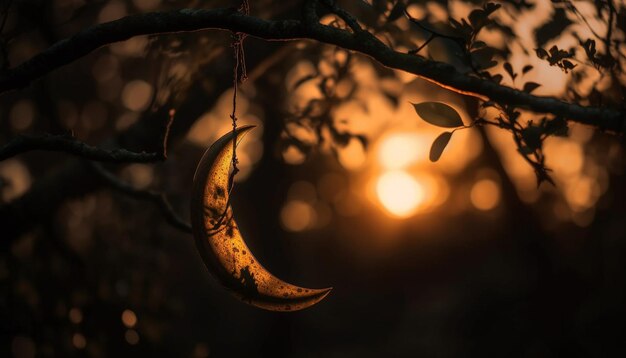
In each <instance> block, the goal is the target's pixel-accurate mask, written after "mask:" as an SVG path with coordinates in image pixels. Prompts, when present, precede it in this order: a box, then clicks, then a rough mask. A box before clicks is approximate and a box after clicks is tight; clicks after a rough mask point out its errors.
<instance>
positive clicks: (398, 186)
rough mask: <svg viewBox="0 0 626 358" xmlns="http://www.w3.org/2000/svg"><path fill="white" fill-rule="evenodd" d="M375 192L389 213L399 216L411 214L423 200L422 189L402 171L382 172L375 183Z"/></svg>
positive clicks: (404, 216)
mask: <svg viewBox="0 0 626 358" xmlns="http://www.w3.org/2000/svg"><path fill="white" fill-rule="evenodd" d="M376 194H377V196H378V199H379V200H380V203H381V204H382V205H383V207H384V208H385V209H386V210H387V212H388V213H389V214H391V215H392V216H395V217H399V218H406V217H409V216H411V215H413V214H414V213H415V212H416V211H417V209H418V207H419V205H420V203H422V201H423V200H424V189H423V187H422V185H421V184H420V183H418V182H417V181H416V180H415V179H414V178H413V177H412V176H411V175H409V174H408V173H406V172H404V171H392V172H387V173H385V174H383V175H382V176H381V177H380V178H379V179H378V181H377V183H376Z"/></svg>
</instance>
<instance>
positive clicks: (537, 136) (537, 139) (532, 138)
mask: <svg viewBox="0 0 626 358" xmlns="http://www.w3.org/2000/svg"><path fill="white" fill-rule="evenodd" d="M541 132H542V130H541V128H539V127H535V126H528V127H526V128H524V129H523V130H522V138H523V139H524V142H525V143H526V145H527V146H528V148H530V149H532V150H533V151H534V150H537V149H539V148H541Z"/></svg>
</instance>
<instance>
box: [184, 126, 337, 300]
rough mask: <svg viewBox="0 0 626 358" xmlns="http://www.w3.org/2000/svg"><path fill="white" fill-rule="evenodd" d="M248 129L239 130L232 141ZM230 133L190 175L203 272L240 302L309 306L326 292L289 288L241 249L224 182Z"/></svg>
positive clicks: (230, 149) (229, 156)
mask: <svg viewBox="0 0 626 358" xmlns="http://www.w3.org/2000/svg"><path fill="white" fill-rule="evenodd" d="M252 128H253V126H244V127H240V128H239V129H238V130H237V142H239V141H241V139H242V138H243V136H244V135H245V134H246V133H247V132H248V131H249V130H251V129H252ZM233 137H234V134H233V133H232V132H229V133H228V134H225V135H224V136H222V137H221V138H220V139H218V140H217V141H216V142H215V143H214V144H213V145H212V146H211V147H210V148H209V149H208V150H207V151H206V152H205V153H204V156H203V157H202V159H201V160H200V163H199V164H198V168H197V169H196V175H195V176H194V184H193V196H192V203H191V218H192V226H193V231H194V237H195V240H196V244H197V247H198V250H199V251H200V254H201V256H202V258H203V260H204V262H205V264H206V266H207V267H208V269H209V271H211V273H213V275H214V276H216V277H217V279H218V280H219V281H220V282H221V283H222V284H223V285H224V286H226V287H227V288H228V289H230V290H231V292H232V293H233V294H235V296H236V297H238V298H239V299H240V300H242V301H244V302H246V303H249V304H251V305H254V306H257V307H260V308H264V309H267V310H272V311H297V310H301V309H304V308H307V307H310V306H312V305H314V304H315V303H317V302H319V301H320V300H322V299H323V298H324V297H326V295H328V293H329V292H330V290H331V289H330V288H325V289H311V288H303V287H298V286H294V285H292V284H289V283H287V282H284V281H282V280H280V279H279V278H277V277H275V276H274V275H272V274H271V273H269V272H268V271H267V270H266V269H265V268H263V266H261V264H259V262H258V261H257V260H256V258H255V257H254V256H253V255H252V253H251V252H250V250H249V249H248V247H247V246H246V243H245V241H244V240H243V237H242V236H241V233H240V232H239V228H238V227H237V223H236V222H235V219H234V217H233V213H232V208H231V207H230V205H229V201H228V197H229V193H228V182H229V174H230V169H231V163H232V153H233Z"/></svg>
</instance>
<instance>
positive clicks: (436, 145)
mask: <svg viewBox="0 0 626 358" xmlns="http://www.w3.org/2000/svg"><path fill="white" fill-rule="evenodd" d="M450 138H452V132H443V133H441V134H440V135H439V136H438V137H437V138H435V140H434V141H433V145H432V146H431V147H430V154H429V155H428V158H429V159H430V161H431V162H436V161H438V160H439V158H441V154H442V153H443V151H444V149H446V146H447V145H448V143H449V142H450Z"/></svg>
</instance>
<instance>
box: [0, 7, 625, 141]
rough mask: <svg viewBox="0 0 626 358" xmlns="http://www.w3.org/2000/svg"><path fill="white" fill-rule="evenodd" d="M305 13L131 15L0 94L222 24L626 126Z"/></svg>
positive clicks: (35, 62)
mask: <svg viewBox="0 0 626 358" xmlns="http://www.w3.org/2000/svg"><path fill="white" fill-rule="evenodd" d="M309 6H310V5H309ZM305 15H306V19H305V22H301V21H297V20H277V21H270V20H263V19H259V18H256V17H252V16H247V15H242V14H240V13H238V12H237V11H235V10H234V9H215V10H204V9H182V10H177V11H172V12H162V13H158V12H157V13H145V14H136V15H130V16H127V17H124V18H121V19H119V20H116V21H112V22H108V23H103V24H99V25H95V26H93V27H91V28H88V29H85V30H83V31H81V32H79V33H78V34H76V35H74V36H73V37H70V38H68V39H66V40H63V41H60V42H58V43H56V44H55V45H53V46H51V47H50V48H49V49H47V50H45V51H43V52H42V53H40V54H38V55H36V56H35V57H33V58H32V59H30V60H28V61H26V62H24V63H22V64H21V65H19V66H17V67H15V68H13V69H10V70H8V71H6V72H4V73H3V74H2V76H0V93H2V92H6V91H9V90H13V89H18V88H22V87H25V86H27V85H28V84H29V83H30V82H31V81H33V80H35V79H38V78H40V77H42V76H44V75H46V74H47V73H49V72H51V71H53V70H54V69H56V68H59V67H61V66H64V65H66V64H68V63H71V62H73V61H75V60H77V59H78V58H81V57H83V56H85V55H87V54H88V53H90V52H91V51H93V50H95V49H97V48H99V47H102V46H105V45H108V44H111V43H114V42H119V41H124V40H128V39H129V38H131V37H134V36H140V35H155V34H165V33H173V32H184V31H199V30H207V29H221V30H229V31H233V32H243V33H246V34H249V35H251V36H254V37H258V38H262V39H266V40H275V41H276V40H280V41H285V40H295V39H310V40H316V41H319V42H323V43H327V44H332V45H336V46H339V47H342V48H345V49H348V50H353V51H356V52H360V53H362V54H365V55H367V56H369V57H371V58H372V59H374V60H376V61H377V62H379V63H380V64H382V65H383V66H386V67H389V68H394V69H399V70H403V71H406V72H409V73H412V74H414V75H416V76H418V77H420V78H423V79H425V80H428V81H431V82H433V83H436V84H437V85H439V86H441V87H443V88H446V89H449V90H451V91H454V92H457V93H461V94H465V95H468V96H473V97H476V98H479V99H481V100H492V101H495V102H498V103H505V104H508V105H512V106H517V107H522V108H527V109H530V110H532V111H535V112H539V113H552V114H554V115H558V116H561V117H564V118H567V119H568V120H572V121H575V122H579V123H583V124H588V125H592V126H595V127H597V128H599V129H603V130H609V131H613V132H618V133H623V132H625V131H626V113H624V112H620V111H618V110H614V109H608V108H599V107H584V106H580V105H577V104H572V103H567V102H564V101H561V100H559V99H556V98H551V97H540V96H534V95H531V94H529V93H526V92H523V91H520V90H516V89H513V88H510V87H506V86H502V85H499V84H496V83H493V82H491V81H488V80H485V79H481V78H477V77H473V76H469V75H466V74H463V73H460V72H458V71H457V70H456V68H455V67H454V66H452V65H449V64H446V63H442V62H437V61H432V60H428V59H425V58H420V57H417V56H413V55H410V54H406V53H400V52H397V51H394V50H393V49H391V48H389V47H387V46H386V45H385V44H384V43H382V42H381V41H380V40H378V39H377V38H376V37H375V36H374V35H372V34H371V33H369V32H367V31H358V32H355V33H352V32H350V31H348V30H341V29H337V28H333V27H330V26H325V25H322V24H320V23H319V22H318V21H311V20H312V18H313V17H314V16H315V15H314V13H313V14H312V13H311V12H310V11H305ZM344 15H345V14H344Z"/></svg>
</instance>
